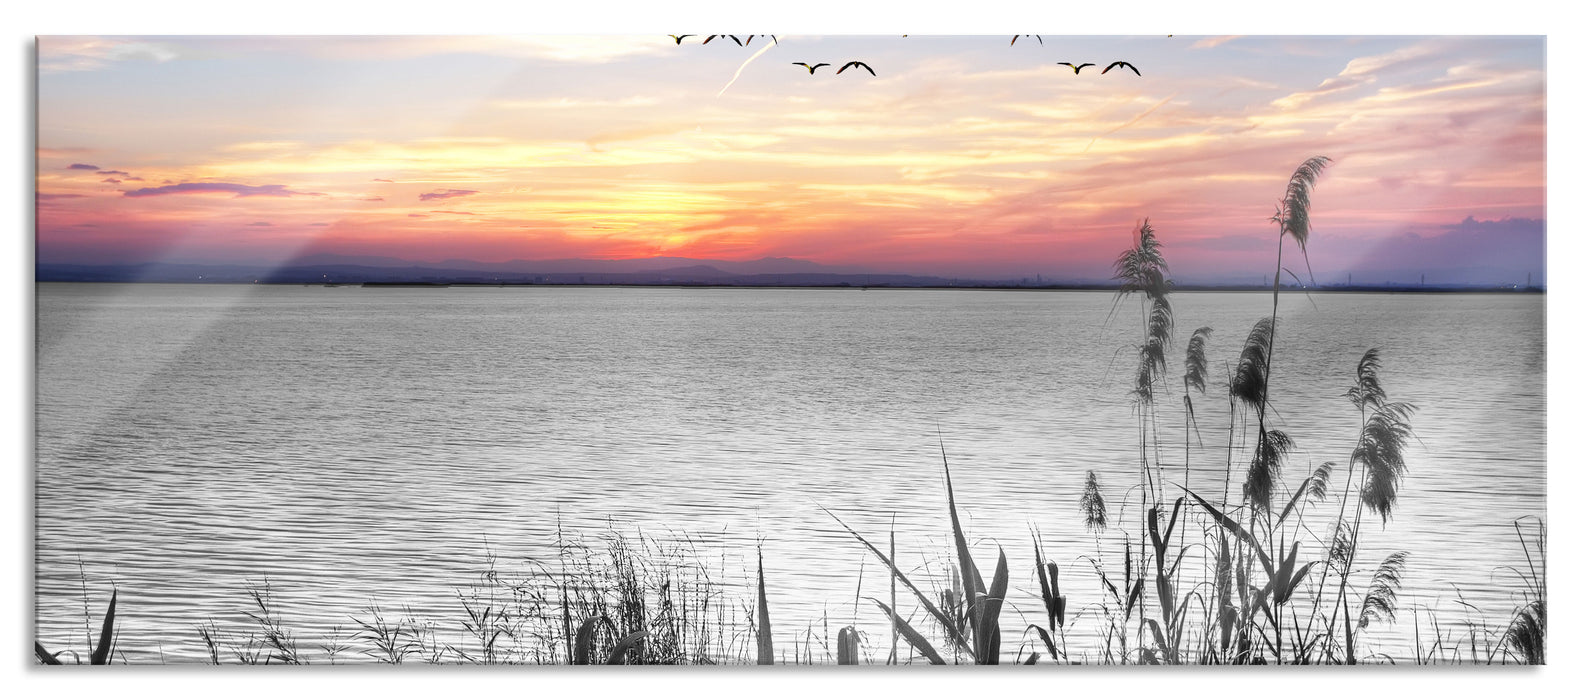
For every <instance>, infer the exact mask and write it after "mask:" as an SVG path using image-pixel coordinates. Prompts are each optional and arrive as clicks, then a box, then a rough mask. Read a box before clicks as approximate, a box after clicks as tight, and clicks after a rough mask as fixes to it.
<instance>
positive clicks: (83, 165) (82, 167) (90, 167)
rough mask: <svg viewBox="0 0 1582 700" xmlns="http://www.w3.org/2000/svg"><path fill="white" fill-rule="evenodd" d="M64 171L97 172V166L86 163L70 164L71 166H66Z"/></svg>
mask: <svg viewBox="0 0 1582 700" xmlns="http://www.w3.org/2000/svg"><path fill="white" fill-rule="evenodd" d="M66 169H67V170H98V169H99V166H97V165H88V164H87V163H72V164H71V165H68V166H66Z"/></svg>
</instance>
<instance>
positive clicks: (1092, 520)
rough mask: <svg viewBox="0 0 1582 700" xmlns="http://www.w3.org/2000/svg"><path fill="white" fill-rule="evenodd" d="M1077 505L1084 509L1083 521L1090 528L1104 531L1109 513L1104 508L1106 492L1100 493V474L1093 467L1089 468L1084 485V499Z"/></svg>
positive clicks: (1094, 530) (1095, 530)
mask: <svg viewBox="0 0 1582 700" xmlns="http://www.w3.org/2000/svg"><path fill="white" fill-rule="evenodd" d="M1077 505H1078V507H1080V508H1081V509H1082V522H1083V524H1085V525H1086V526H1087V528H1088V530H1090V531H1093V532H1095V533H1098V532H1102V531H1103V530H1104V527H1105V525H1106V524H1107V519H1108V513H1107V512H1106V511H1105V508H1104V494H1102V493H1099V475H1098V474H1096V473H1094V472H1093V470H1092V469H1089V470H1088V480H1087V483H1086V484H1084V485H1083V487H1082V500H1081V501H1080V502H1079V503H1078V504H1077Z"/></svg>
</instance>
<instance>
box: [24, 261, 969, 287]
mask: <svg viewBox="0 0 1582 700" xmlns="http://www.w3.org/2000/svg"><path fill="white" fill-rule="evenodd" d="M35 278H36V279H37V281H40V282H213V283H236V282H246V283H252V282H259V283H269V284H313V283H336V284H361V283H364V282H429V283H447V284H707V285H737V286H778V285H791V286H832V285H851V286H864V285H885V286H902V287H932V286H950V285H953V284H961V283H966V284H971V285H982V284H986V283H985V282H981V281H977V280H951V279H946V278H943V277H928V276H916V275H895V274H879V273H873V272H870V271H867V270H864V269H863V268H858V267H842V266H834V265H821V264H819V263H815V262H811V261H807V260H797V259H794V258H762V259H759V260H748V261H727V260H703V259H695V258H677V257H655V258H635V259H626V260H583V259H564V260H512V261H509V262H500V263H489V262H478V261H475V260H444V261H440V262H414V261H411V260H403V259H401V258H391V257H382V256H371V255H329V254H316V255H307V256H302V257H298V258H295V259H292V260H290V261H288V262H286V263H283V264H281V265H278V266H257V265H224V264H207V263H163V262H162V263H140V264H127V265H76V264H62V263H39V264H38V265H37V267H36V270H35Z"/></svg>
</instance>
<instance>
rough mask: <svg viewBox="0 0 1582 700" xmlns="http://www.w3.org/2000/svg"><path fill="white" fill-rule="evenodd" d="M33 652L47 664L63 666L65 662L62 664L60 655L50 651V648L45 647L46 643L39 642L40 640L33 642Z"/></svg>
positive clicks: (40, 660)
mask: <svg viewBox="0 0 1582 700" xmlns="http://www.w3.org/2000/svg"><path fill="white" fill-rule="evenodd" d="M33 654H34V655H35V656H37V657H38V660H39V662H41V663H43V664H44V665H45V666H63V665H64V664H62V663H61V662H60V659H59V658H58V657H56V656H55V655H54V654H51V653H49V650H48V649H45V648H44V645H43V644H39V643H38V642H33Z"/></svg>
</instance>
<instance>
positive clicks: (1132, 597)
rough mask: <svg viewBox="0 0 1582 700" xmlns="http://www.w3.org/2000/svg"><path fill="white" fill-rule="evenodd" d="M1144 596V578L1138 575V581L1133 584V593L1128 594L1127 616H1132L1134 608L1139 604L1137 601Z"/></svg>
mask: <svg viewBox="0 0 1582 700" xmlns="http://www.w3.org/2000/svg"><path fill="white" fill-rule="evenodd" d="M1142 597H1143V579H1142V577H1141V576H1139V577H1137V582H1136V583H1134V584H1132V590H1131V593H1129V594H1128V595H1127V596H1126V617H1127V618H1130V617H1131V616H1132V608H1134V607H1136V606H1137V601H1138V600H1140V599H1141V598H1142Z"/></svg>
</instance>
